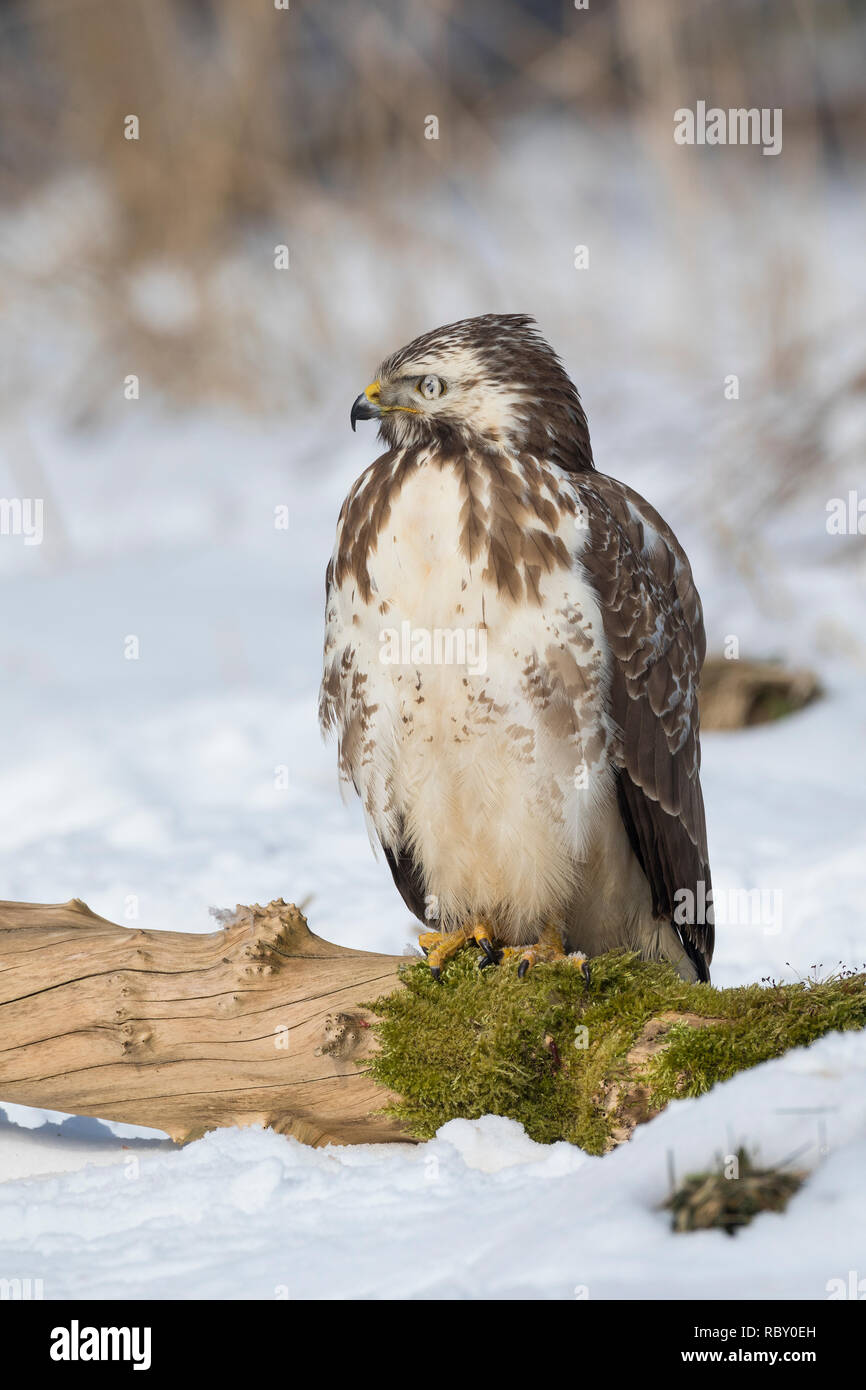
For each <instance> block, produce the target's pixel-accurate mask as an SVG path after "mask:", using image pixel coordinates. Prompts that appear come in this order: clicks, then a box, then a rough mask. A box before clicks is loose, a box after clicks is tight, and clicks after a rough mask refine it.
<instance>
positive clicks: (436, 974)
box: [430, 965, 442, 980]
mask: <svg viewBox="0 0 866 1390" xmlns="http://www.w3.org/2000/svg"><path fill="white" fill-rule="evenodd" d="M430 974H431V975H432V976H433V979H434V980H441V978H442V967H441V966H439V965H431V966H430Z"/></svg>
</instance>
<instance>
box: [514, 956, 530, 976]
mask: <svg viewBox="0 0 866 1390" xmlns="http://www.w3.org/2000/svg"><path fill="white" fill-rule="evenodd" d="M528 969H529V961H528V960H522V961H521V962H520V964H519V965H518V967H517V978H518V980H522V979H523V977H524V975H525V974H526V972H527V970H528Z"/></svg>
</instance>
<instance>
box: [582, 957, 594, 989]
mask: <svg viewBox="0 0 866 1390" xmlns="http://www.w3.org/2000/svg"><path fill="white" fill-rule="evenodd" d="M580 973H581V975H582V976H583V980H584V984H585V985H586V988H587V989H589V986H590V982H591V980H592V971H591V970H590V968H589V961H586V960H585V961H584V962H583V965H582V966H581V967H580Z"/></svg>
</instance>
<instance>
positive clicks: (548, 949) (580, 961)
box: [506, 922, 589, 985]
mask: <svg viewBox="0 0 866 1390" xmlns="http://www.w3.org/2000/svg"><path fill="white" fill-rule="evenodd" d="M506 954H507V955H510V956H511V955H514V956H517V957H518V961H519V964H518V966H517V974H518V977H519V978H520V979H521V980H522V979H523V977H524V975H525V974H526V972H527V971H528V970H531V969H532V967H533V965H538V963H539V962H540V961H560V960H564V961H568V963H569V964H570V965H576V966H577V968H578V970H579V971H580V973H581V974H582V975H583V978H584V980H585V981H586V983H587V985H588V984H589V963H588V961H587V959H586V956H582V955H579V954H577V953H574V954H573V955H570V954H569V953H568V952H567V951H566V949H565V946H564V944H563V939H562V931H561V929H560V928H559V927H557V926H555V925H554V924H553V922H548V923H547V924H546V925H545V926H544V927H542V929H541V931H540V932H539V935H538V940H537V941H535V942H533V944H532V945H531V946H525V947H524V948H523V949H522V950H520V949H509V950H508V951H507V952H506Z"/></svg>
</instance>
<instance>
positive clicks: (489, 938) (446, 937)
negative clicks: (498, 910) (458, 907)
mask: <svg viewBox="0 0 866 1390" xmlns="http://www.w3.org/2000/svg"><path fill="white" fill-rule="evenodd" d="M473 942H474V944H475V945H476V946H480V947H481V948H482V950H483V951H484V953H485V955H486V956H488V958H489V956H490V954H491V953H492V951H493V933H492V931H491V930H490V928H489V927H488V925H487V923H486V922H476V923H475V925H474V926H471V927H456V928H455V929H454V931H422V932H421V934H420V935H419V937H418V944H419V946H420V947H421V949H422V951H424V952H425V953H426V956H427V964H428V965H429V966H430V973H431V975H432V976H433V978H434V979H435V980H438V979H439V976H440V975H441V973H442V966H443V965H445V963H446V962H447V961H449V960H451V959H452V957H453V956H456V954H457V952H458V951H459V950H460V948H461V947H462V946H468V945H470V944H472V943H473ZM485 943H486V944H485Z"/></svg>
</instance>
